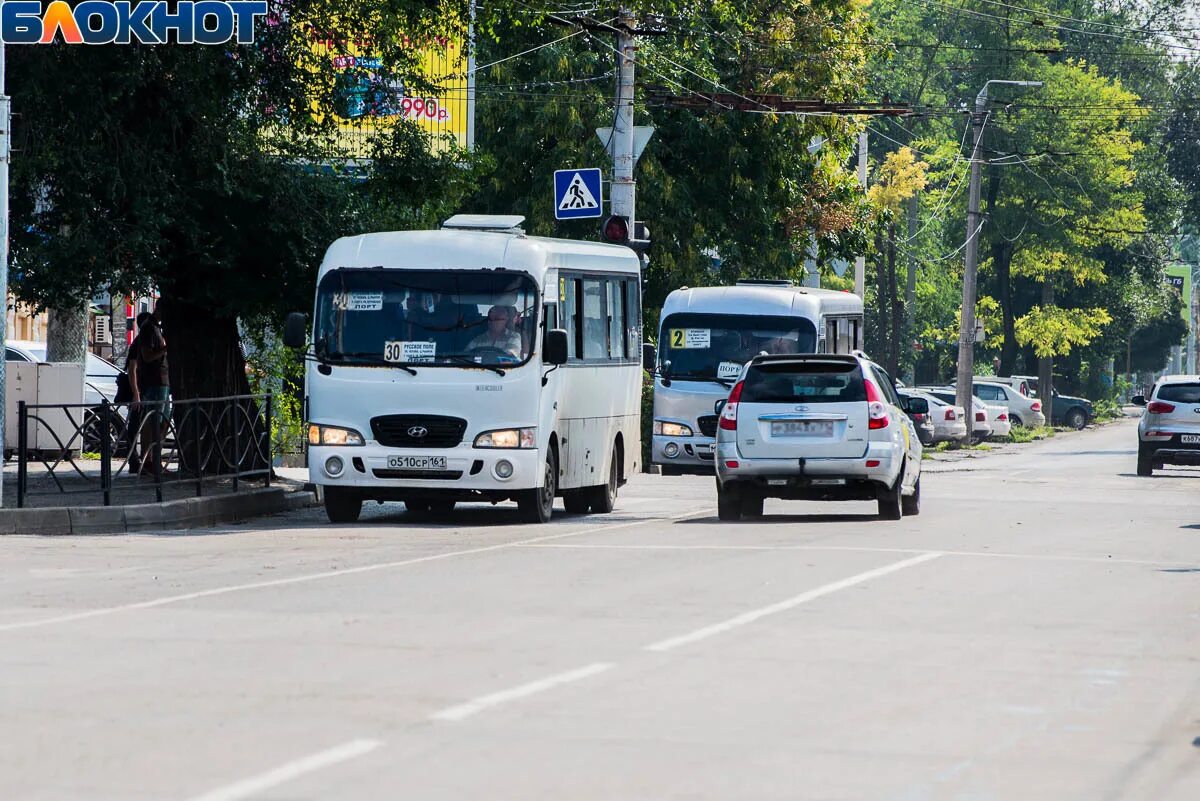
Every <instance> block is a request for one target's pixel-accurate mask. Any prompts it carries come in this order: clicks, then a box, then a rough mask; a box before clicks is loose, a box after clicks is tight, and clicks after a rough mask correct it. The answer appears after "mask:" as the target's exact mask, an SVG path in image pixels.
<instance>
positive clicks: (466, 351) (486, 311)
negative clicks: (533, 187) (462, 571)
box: [285, 215, 642, 523]
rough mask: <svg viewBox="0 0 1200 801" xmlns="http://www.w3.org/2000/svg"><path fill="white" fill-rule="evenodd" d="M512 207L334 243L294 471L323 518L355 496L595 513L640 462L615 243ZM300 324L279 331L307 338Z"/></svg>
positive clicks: (635, 325)
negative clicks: (533, 228)
mask: <svg viewBox="0 0 1200 801" xmlns="http://www.w3.org/2000/svg"><path fill="white" fill-rule="evenodd" d="M523 220H524V218H522V217H496V216H488V215H458V216H455V217H452V218H451V219H450V220H447V221H446V223H445V224H444V225H443V227H442V229H441V230H436V231H403V232H393V233H375V234H365V235H362V236H352V237H346V238H343V239H339V240H337V241H336V242H334V243H333V244H332V245H331V246H330V247H329V250H328V251H327V252H326V254H325V259H324V261H323V263H322V264H321V268H320V272H319V275H318V277H317V297H316V305H315V311H314V319H313V326H312V338H311V351H310V352H309V354H308V364H307V367H306V382H307V383H306V388H305V410H306V419H307V421H308V442H309V451H308V457H309V475H310V478H311V480H312V482H313V483H315V484H317V485H320V487H321V488H322V491H323V494H324V502H325V509H326V512H327V514H328V516H329V519H330V520H331V521H332V522H337V523H344V522H353V521H355V520H357V519H358V516H359V514H360V511H361V508H362V504H363V502H364V501H370V500H374V501H380V502H383V501H403V502H404V503H405V504H406V505H407V507H408V509H409V510H410V511H414V512H427V513H442V514H444V513H447V512H449V511H450V510H451V509H453V508H454V505H455V504H456V503H458V502H461V501H490V502H492V503H497V502H499V501H505V500H513V501H516V502H517V504H518V507H519V509H520V513H521V517H522V518H523V519H524V520H526V521H528V522H546V521H547V520H549V519H550V516H551V512H552V509H553V505H554V499H555V497H562V498H563V502H564V506H565V507H566V509H567V511H569V512H575V513H581V512H586V511H589V510H590V511H593V512H609V511H611V510H612V508H613V503H614V501H615V500H616V496H617V489H618V487H619V486H620V485H621V484H623V483H624V482H625V480H626V478H627V477H628V476H629V475H630V474H632V473H634V472H636V471H637V470H638V469H639V461H640V454H641V436H640V427H639V411H640V397H641V374H642V367H641V284H640V265H639V261H638V258H637V256H636V255H635V254H634V253H633V251H631V250H629V249H628V248H625V247H621V246H617V245H605V244H599V243H594V242H577V241H569V240H561V239H545V238H539V237H532V236H527V235H525V233H524V232H523V231H522V230H521V229H520V227H519V226H520V225H521V223H522V222H523ZM306 327H307V321H306V320H305V319H304V316H303V315H302V314H292V315H290V316H289V318H288V325H287V330H286V332H285V341H286V342H287V343H288V344H289V345H291V346H293V347H296V346H303V345H305V334H306Z"/></svg>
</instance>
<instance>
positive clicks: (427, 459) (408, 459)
mask: <svg viewBox="0 0 1200 801" xmlns="http://www.w3.org/2000/svg"><path fill="white" fill-rule="evenodd" d="M388 467H389V468H391V469H392V470H445V469H446V457H445V456H389V457H388Z"/></svg>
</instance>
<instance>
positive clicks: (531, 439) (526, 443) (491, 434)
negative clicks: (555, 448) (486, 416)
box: [475, 428, 537, 448]
mask: <svg viewBox="0 0 1200 801" xmlns="http://www.w3.org/2000/svg"><path fill="white" fill-rule="evenodd" d="M475 447H476V448H536V447H537V429H536V428H501V429H498V430H496V431H484V432H483V433H482V434H480V435H479V436H477V437H476V438H475Z"/></svg>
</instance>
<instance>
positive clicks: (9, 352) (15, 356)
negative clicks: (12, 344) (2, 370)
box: [4, 348, 29, 362]
mask: <svg viewBox="0 0 1200 801" xmlns="http://www.w3.org/2000/svg"><path fill="white" fill-rule="evenodd" d="M4 361H6V362H27V361H29V359H26V358H25V356H24V355H22V354H21V353H18V352H17V351H15V350H13V349H12V348H5V349H4Z"/></svg>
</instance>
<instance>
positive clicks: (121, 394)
mask: <svg viewBox="0 0 1200 801" xmlns="http://www.w3.org/2000/svg"><path fill="white" fill-rule="evenodd" d="M152 317H153V315H152V314H150V312H145V311H144V312H142V313H141V314H139V315H138V316H137V321H136V326H137V331H138V333H137V336H135V337H134V339H133V342H131V343H129V352H128V353H126V354H125V371H124V372H123V373H121V374H120V375H118V376H117V394H116V396H115V397H114V398H113V402H114V403H128V404H129V413H128V414H127V415H126V416H125V432H124V434H123V436H122V437H121V445H122V449H123V450H124V451H125V453H124V454H121V453H119V454H118V455H119V456H120V455H125V454H128V462H129V472H130V474H136V473H137V472H138V466H139V465H138V456H137V453H138V447H137V445H138V425H139V424H140V423H141V421H142V413H141V408H140V406H139V404H138V403H137V402H136V401H137V395H136V393H135V392H134V382H135V381H136V380H137V376H136V373H137V352H138V348H140V347H141V332H142V330H143V329H144V328H145V326H146V324H147V323H148V322H150V319H151V318H152Z"/></svg>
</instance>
